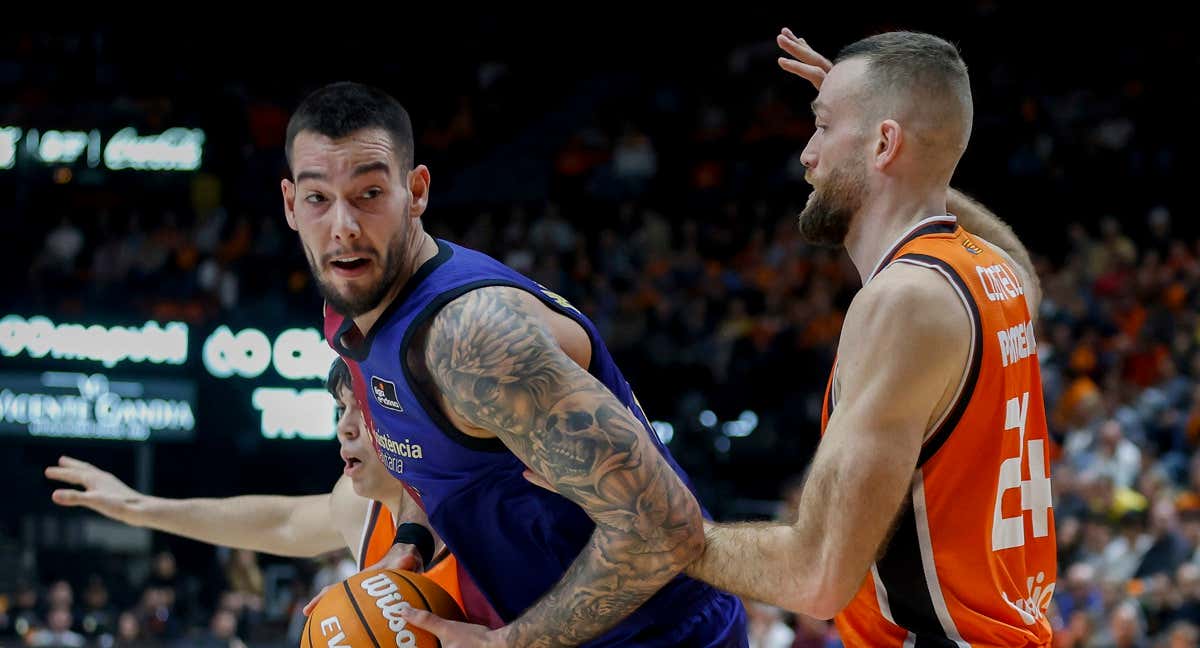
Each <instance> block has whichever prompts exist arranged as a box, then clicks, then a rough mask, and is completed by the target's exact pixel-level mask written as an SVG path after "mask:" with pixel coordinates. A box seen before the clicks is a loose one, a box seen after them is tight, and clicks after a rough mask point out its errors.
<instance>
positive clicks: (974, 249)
mask: <svg viewBox="0 0 1200 648" xmlns="http://www.w3.org/2000/svg"><path fill="white" fill-rule="evenodd" d="M779 44H780V46H781V47H783V49H784V50H785V51H787V52H788V53H790V54H792V56H794V57H795V60H792V59H786V58H785V59H780V65H781V66H782V67H783V68H784V69H786V70H788V71H790V72H793V73H795V74H798V75H799V76H801V77H804V78H805V79H808V80H809V81H811V82H812V83H813V84H814V85H815V86H817V87H818V89H819V93H818V95H817V98H816V101H814V102H813V112H814V113H815V115H816V132H815V133H814V134H813V136H812V139H811V140H810V141H809V142H808V146H807V147H806V148H805V150H804V153H803V158H802V159H803V162H804V165H805V166H806V167H807V168H808V174H807V177H806V179H807V180H808V181H809V182H810V183H811V184H812V185H813V191H812V194H811V196H810V197H809V200H808V204H807V205H806V206H805V208H804V211H803V213H802V214H801V215H800V219H799V221H800V223H799V224H800V231H801V233H802V234H803V235H804V237H805V238H806V239H808V240H809V241H811V242H814V243H822V244H829V245H843V246H845V248H846V251H847V252H848V253H849V254H850V258H851V259H852V260H853V262H854V265H855V267H857V268H858V271H859V274H860V275H861V276H862V281H863V288H862V290H860V291H859V293H858V294H857V295H856V296H855V298H854V300H853V301H852V302H851V304H850V307H849V310H848V311H847V313H846V318H845V324H844V327H843V330H842V335H841V339H840V341H839V344H838V356H837V360H836V362H835V365H834V368H833V371H832V374H831V377H830V382H829V387H828V391H827V396H826V399H825V411H824V414H823V416H822V428H823V429H822V433H823V437H822V439H821V443H820V445H819V447H818V449H817V453H816V456H815V458H814V459H813V463H812V466H811V468H810V470H809V474H808V478H807V482H806V484H805V486H804V490H803V492H802V494H801V497H800V503H799V511H798V519H797V520H796V521H795V523H793V524H776V523H768V524H717V525H709V526H708V527H707V529H706V536H707V543H706V544H707V547H706V550H705V553H704V555H703V556H702V557H701V559H700V560H698V561H697V562H696V563H694V564H693V565H692V566H691V567H690V568H689V570H688V573H689V574H690V575H692V576H696V577H699V578H701V579H703V580H707V581H709V582H711V583H713V584H715V585H718V586H719V587H722V588H724V589H727V590H730V591H732V592H734V593H738V594H742V595H744V596H747V597H750V598H755V599H760V600H763V601H767V602H769V603H773V604H776V605H779V606H782V607H784V608H787V609H789V610H794V611H797V612H801V613H804V614H808V615H812V616H816V617H822V618H828V617H835V618H836V623H837V627H838V630H839V632H840V634H841V636H842V640H843V641H844V642H845V644H846V645H847V646H875V647H878V646H897V647H898V646H918V647H919V646H963V647H965V646H977V647H979V646H1044V645H1049V644H1050V641H1051V636H1050V635H1051V631H1050V625H1049V623H1048V622H1047V620H1046V618H1045V612H1046V606H1047V605H1048V604H1049V602H1050V597H1051V595H1052V594H1053V592H1054V583H1055V570H1056V563H1055V538H1054V516H1053V511H1052V509H1051V502H1050V478H1049V474H1050V469H1049V462H1048V455H1047V444H1048V441H1047V431H1046V416H1045V411H1044V406H1043V402H1042V384H1041V378H1040V375H1039V372H1038V359H1037V345H1036V342H1035V340H1034V337H1033V324H1032V322H1033V318H1034V313H1036V311H1037V306H1038V302H1039V289H1038V284H1037V278H1036V275H1035V273H1034V269H1033V267H1032V264H1031V263H1030V261H1029V255H1028V254H1027V252H1026V251H1025V249H1024V247H1023V246H1022V244H1021V242H1020V241H1019V240H1017V238H1016V236H1015V235H1014V234H1013V232H1012V230H1011V229H1009V228H1008V226H1006V225H1005V224H1004V223H1002V222H1001V221H999V220H998V219H997V218H996V217H995V216H994V215H992V214H990V213H989V212H988V211H986V210H985V209H983V208H982V207H980V206H979V205H977V204H975V203H973V202H972V201H970V200H968V199H966V198H965V197H963V196H962V195H961V194H959V193H957V192H955V191H953V190H951V189H950V186H949V185H950V178H951V176H952V175H953V173H954V169H955V167H956V166H957V164H958V161H959V158H960V157H961V156H962V154H963V151H964V150H965V148H966V146H967V140H968V138H969V136H970V132H971V120H972V110H973V109H972V101H971V91H970V84H969V80H968V76H967V70H966V66H965V65H964V64H963V61H962V59H961V58H960V57H959V54H958V51H957V50H956V49H955V47H954V46H953V45H951V44H949V43H947V42H946V41H944V40H942V39H940V38H937V37H934V36H930V35H927V34H916V33H909V32H893V33H887V34H881V35H879V36H874V37H871V38H867V39H864V40H861V41H858V42H856V43H854V44H852V45H850V46H848V47H846V48H845V49H844V50H842V52H841V53H840V54H839V55H838V57H837V58H836V59H835V61H834V62H833V63H832V64H830V62H829V61H827V60H826V59H824V58H823V57H821V56H820V55H819V54H817V53H816V52H815V51H813V50H812V49H811V48H809V47H808V45H807V43H805V42H804V41H803V40H800V39H798V38H796V37H795V36H794V35H793V34H792V33H791V32H790V31H789V30H784V31H783V33H782V34H781V35H780V36H779ZM835 615H836V616H835Z"/></svg>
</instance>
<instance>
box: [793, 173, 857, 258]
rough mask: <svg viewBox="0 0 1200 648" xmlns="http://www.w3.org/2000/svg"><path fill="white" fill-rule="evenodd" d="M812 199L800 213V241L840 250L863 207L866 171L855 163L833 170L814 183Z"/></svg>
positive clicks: (811, 182)
mask: <svg viewBox="0 0 1200 648" xmlns="http://www.w3.org/2000/svg"><path fill="white" fill-rule="evenodd" d="M809 182H810V184H812V185H813V190H812V196H811V197H810V198H809V201H808V204H807V205H805V207H804V211H802V212H800V219H799V224H800V238H802V239H804V240H805V241H806V242H808V243H813V244H815V245H827V246H832V247H840V246H841V245H842V244H843V243H845V241H846V234H847V233H849V231H850V222H851V221H852V220H853V219H854V214H855V213H856V212H857V211H858V210H859V209H860V208H861V207H862V204H863V192H864V190H865V185H866V171H865V170H864V169H863V168H862V167H861V166H859V165H857V164H855V163H854V162H853V161H848V162H846V163H844V164H842V165H841V166H834V167H832V168H831V169H829V171H828V173H827V174H826V176H825V178H824V179H823V180H820V181H817V182H813V181H811V180H810V181H809Z"/></svg>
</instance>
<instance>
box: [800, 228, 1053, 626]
mask: <svg viewBox="0 0 1200 648" xmlns="http://www.w3.org/2000/svg"><path fill="white" fill-rule="evenodd" d="M893 263H905V264H910V265H914V266H919V267H922V268H928V269H929V270H930V280H937V279H935V278H936V277H941V278H942V280H945V281H947V282H949V283H950V285H951V286H952V287H953V288H954V290H955V291H956V292H957V293H958V296H959V297H960V298H961V299H962V301H963V305H964V307H965V308H966V309H967V312H968V313H969V314H970V318H971V321H972V327H973V329H972V336H973V338H972V339H973V343H972V348H973V350H972V352H971V357H970V360H969V362H968V364H967V367H966V370H965V371H964V375H963V379H962V382H961V384H960V387H959V393H958V396H957V397H956V400H955V402H953V403H952V404H951V406H950V407H949V408H948V410H947V412H946V413H945V414H944V415H943V417H942V419H941V421H940V422H939V423H938V424H937V425H936V426H935V428H934V429H933V430H932V431H931V432H930V434H929V435H928V437H927V438H926V441H925V444H924V446H923V448H922V450H921V455H920V459H919V461H918V464H917V469H916V472H915V473H914V475H913V481H912V487H911V492H910V500H909V502H907V503H906V504H905V506H904V508H903V510H902V512H901V514H900V516H899V518H898V520H897V523H896V526H895V531H894V533H893V535H892V537H891V539H890V540H889V541H888V544H887V545H886V547H884V548H883V551H882V552H881V554H880V557H879V558H878V560H877V561H876V562H875V563H874V564H873V565H871V570H870V572H869V573H868V574H867V576H866V578H865V579H864V580H863V583H862V586H861V587H860V588H859V590H858V593H857V594H856V595H855V597H854V599H853V600H852V601H851V602H850V604H849V605H848V606H847V607H846V608H845V609H844V610H843V611H842V612H841V613H840V614H839V615H838V616H837V617H836V619H835V621H836V623H837V627H838V631H839V633H840V634H841V636H842V640H843V642H845V644H846V646H848V647H857V646H872V647H878V646H897V647H899V646H905V647H907V646H914V647H916V648H920V647H921V646H959V647H964V648H965V647H966V646H975V647H984V646H1046V645H1049V644H1050V639H1051V630H1050V624H1049V622H1048V621H1047V620H1046V617H1045V614H1046V607H1047V606H1048V605H1049V604H1050V597H1051V596H1052V595H1053V593H1054V583H1055V575H1056V570H1057V562H1056V556H1055V549H1056V545H1055V539H1054V511H1053V509H1052V507H1051V502H1050V466H1049V453H1048V446H1049V440H1048V436H1047V429H1046V413H1045V406H1044V404H1043V402H1042V382H1041V374H1040V372H1039V370H1038V358H1037V342H1036V340H1035V338H1034V333H1033V324H1032V321H1031V317H1030V313H1029V307H1028V305H1027V304H1026V301H1025V297H1024V288H1023V286H1022V285H1021V282H1020V280H1019V279H1018V278H1017V273H1016V272H1015V271H1014V269H1013V268H1012V266H1011V265H1010V263H1009V262H1008V261H1007V260H1006V259H1005V258H1004V257H1002V256H1001V255H999V254H997V253H996V252H994V251H993V250H992V249H991V248H990V247H989V246H988V245H986V244H985V243H983V242H981V241H976V240H973V239H972V237H971V235H970V234H968V233H967V232H965V231H963V229H962V228H961V227H958V224H957V222H956V219H955V218H954V217H953V216H939V217H934V218H929V219H926V220H923V221H921V222H920V223H918V224H917V225H916V226H914V227H913V229H911V230H910V231H909V232H908V233H906V234H905V235H904V236H903V237H901V238H900V240H899V241H897V243H896V244H895V246H894V247H893V248H892V249H891V250H890V251H889V253H888V254H887V255H886V256H885V257H884V258H883V259H881V260H880V262H879V264H878V266H877V267H876V269H875V272H874V273H872V275H871V276H872V277H873V276H874V275H876V274H878V273H879V272H880V271H881V270H882V269H883V268H885V267H887V266H888V265H890V264H893ZM868 281H870V279H868ZM836 376H837V368H836V364H835V366H834V371H833V373H832V374H831V376H830V381H829V387H828V388H827V390H826V397H825V404H824V411H823V413H822V423H821V428H822V431H823V430H824V428H825V425H826V424H827V423H828V421H829V414H830V412H831V411H832V410H833V408H834V407H836V406H837V403H838V401H839V400H840V399H844V398H853V397H854V395H853V394H839V393H838V391H839V390H838V387H837V384H836ZM897 397H903V394H897ZM850 541H853V540H852V539H851V540H850Z"/></svg>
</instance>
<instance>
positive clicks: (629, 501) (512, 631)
mask: <svg viewBox="0 0 1200 648" xmlns="http://www.w3.org/2000/svg"><path fill="white" fill-rule="evenodd" d="M541 309H544V306H542V305H541V303H540V302H539V301H538V300H537V298H536V297H533V296H532V295H529V294H528V293H526V292H524V291H522V290H518V289H514V288H505V287H489V288H481V289H479V290H475V291H472V292H470V293H467V294H466V295H464V296H462V297H460V298H458V299H457V300H455V301H453V302H451V303H450V304H449V305H447V306H446V307H445V308H443V309H442V310H441V312H440V313H438V315H437V316H436V317H435V318H434V320H433V322H432V324H431V325H430V328H429V333H428V338H427V340H426V345H425V362H426V366H427V368H428V369H429V372H430V374H431V375H432V378H433V381H434V383H435V384H436V385H437V388H438V390H439V391H440V392H441V394H442V396H443V399H444V402H445V404H446V406H447V407H448V408H449V409H450V410H451V411H452V413H453V414H454V415H455V418H457V419H459V420H461V421H466V422H467V424H468V425H470V426H471V427H474V428H477V430H478V431H479V432H482V433H486V434H494V435H495V436H497V437H498V438H500V439H501V440H502V441H503V442H504V444H505V445H506V446H508V448H509V449H510V450H512V452H513V453H514V454H516V455H517V456H518V457H519V458H520V459H521V460H522V461H524V462H525V463H526V465H528V466H529V467H530V468H532V469H533V470H534V471H535V472H537V473H538V474H539V475H541V476H543V477H544V478H545V479H546V480H547V481H548V482H550V483H551V485H553V487H554V488H555V490H557V491H558V492H559V493H560V494H562V495H563V496H564V497H567V498H569V499H570V500H571V501H573V502H575V503H576V504H578V505H579V506H580V507H582V508H583V510H585V511H586V512H587V513H588V515H589V516H591V518H592V519H593V520H594V521H595V522H596V530H595V531H594V532H593V534H592V537H591V540H590V541H589V542H588V544H587V545H586V546H585V547H584V549H583V551H582V552H581V553H580V555H579V556H578V558H576V560H575V562H574V563H572V564H571V566H570V567H569V568H568V569H567V571H566V573H565V574H564V575H563V577H562V579H561V580H560V581H559V582H558V584H557V585H556V586H554V587H553V588H552V589H551V590H550V591H549V592H548V593H547V594H546V595H545V596H544V597H543V598H542V599H541V600H540V601H538V602H537V603H536V604H534V605H533V606H532V607H531V608H529V610H527V611H526V612H525V614H523V615H522V616H521V617H520V618H518V619H516V620H515V621H514V622H513V623H512V624H511V625H509V626H507V627H505V628H503V629H501V630H500V631H499V632H500V633H501V635H502V638H503V640H504V641H505V642H506V643H507V644H508V645H515V646H570V645H576V644H579V643H582V642H584V641H587V640H589V639H591V638H593V637H596V636H598V635H600V634H601V633H603V632H604V631H605V630H607V629H609V628H611V627H612V626H613V625H615V624H616V623H618V622H619V621H620V620H621V619H623V618H625V617H626V616H627V615H629V613H631V612H633V611H634V610H635V609H636V608H637V607H638V606H640V605H641V604H642V603H644V602H645V601H646V599H648V598H650V596H651V595H652V594H654V592H656V591H657V590H658V589H659V588H661V587H662V586H663V585H664V584H666V583H667V581H669V580H670V579H671V578H673V577H674V576H675V575H676V574H678V573H679V572H680V571H681V570H682V569H683V568H684V566H686V565H687V564H688V563H690V562H691V561H692V560H694V559H695V558H696V557H698V556H699V554H700V552H701V550H702V548H703V543H704V535H703V527H702V521H701V516H700V507H699V505H698V504H697V502H696V500H695V498H694V497H693V496H692V494H691V492H690V491H689V490H688V489H687V487H686V486H684V484H683V482H682V481H681V480H680V479H679V477H678V475H676V474H675V472H674V471H673V470H671V467H670V466H669V465H668V464H667V462H666V460H665V459H664V458H663V456H662V455H661V454H660V453H659V452H658V450H657V449H656V448H655V446H654V444H653V443H651V441H650V439H649V438H648V436H647V433H646V430H645V428H644V427H643V426H642V425H641V424H640V423H639V422H638V420H637V419H636V418H634V417H633V415H632V414H630V413H629V411H628V410H627V409H626V408H625V406H624V405H622V404H621V402H620V401H618V400H617V399H616V397H614V396H613V395H612V393H611V392H610V391H609V390H608V389H607V388H606V387H605V386H604V385H603V384H601V383H600V382H599V381H598V380H596V379H595V378H594V377H593V376H592V375H591V374H589V373H587V371H585V370H584V369H583V368H581V367H580V366H579V365H578V364H576V363H575V362H574V361H572V360H571V359H570V357H568V356H567V355H566V354H565V353H564V352H563V351H562V349H561V348H560V347H559V345H558V343H557V341H556V340H555V339H554V337H553V336H552V335H551V333H550V331H549V330H548V329H547V327H546V325H545V323H544V322H543V321H542V320H541V318H540V317H539V314H538V313H539V311H540V310H541Z"/></svg>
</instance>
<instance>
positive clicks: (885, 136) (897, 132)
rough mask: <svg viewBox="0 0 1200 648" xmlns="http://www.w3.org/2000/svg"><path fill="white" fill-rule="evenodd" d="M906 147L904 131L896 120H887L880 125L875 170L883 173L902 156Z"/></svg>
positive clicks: (876, 142) (877, 132)
mask: <svg viewBox="0 0 1200 648" xmlns="http://www.w3.org/2000/svg"><path fill="white" fill-rule="evenodd" d="M903 145H904V131H903V129H901V128H900V124H898V123H897V122H896V120H894V119H885V120H883V122H881V123H880V124H879V128H878V130H877V131H876V141H875V156H874V164H875V168H876V169H878V170H880V171H883V170H884V169H887V168H888V166H890V165H891V164H892V162H893V161H894V160H895V159H896V156H898V155H899V154H900V147H901V146H903Z"/></svg>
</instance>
